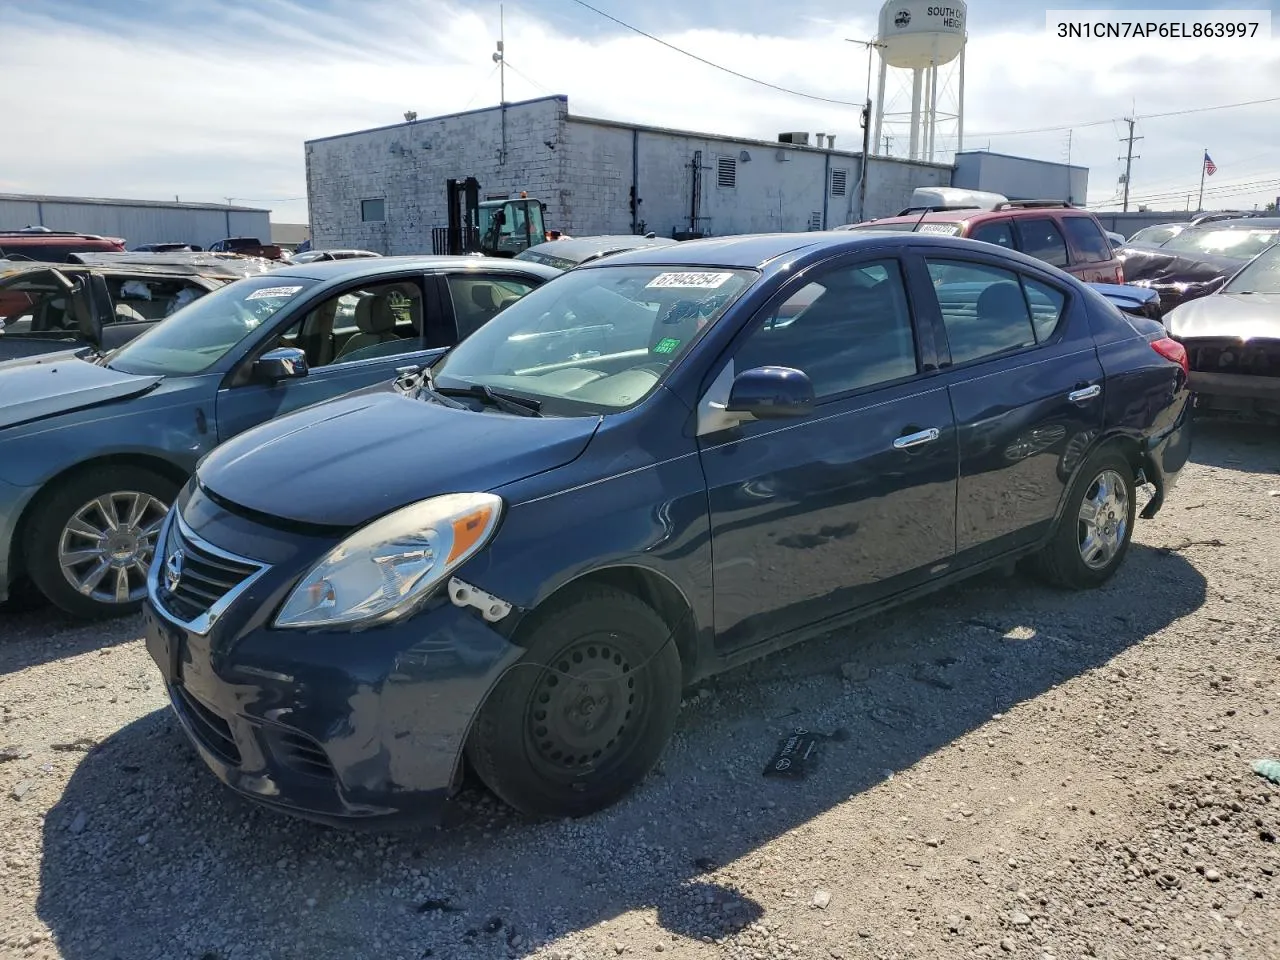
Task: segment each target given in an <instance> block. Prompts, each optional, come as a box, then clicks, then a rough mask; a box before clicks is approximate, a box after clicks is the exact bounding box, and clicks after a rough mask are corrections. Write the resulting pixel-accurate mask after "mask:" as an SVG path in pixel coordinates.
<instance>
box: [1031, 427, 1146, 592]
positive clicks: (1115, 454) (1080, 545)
mask: <svg viewBox="0 0 1280 960" xmlns="http://www.w3.org/2000/svg"><path fill="white" fill-rule="evenodd" d="M1136 507H1137V489H1136V487H1135V485H1134V477H1133V467H1132V466H1131V465H1130V463H1129V461H1128V460H1127V459H1126V458H1125V457H1124V455H1123V454H1121V453H1120V452H1119V451H1118V450H1116V449H1114V448H1112V449H1105V448H1104V449H1102V450H1099V451H1097V452H1096V453H1094V454H1093V455H1092V456H1091V457H1089V459H1088V460H1086V461H1085V463H1084V465H1083V466H1082V467H1081V468H1080V472H1079V473H1078V474H1077V476H1076V481H1075V483H1074V484H1072V487H1071V492H1070V493H1069V494H1068V496H1067V504H1066V507H1065V508H1064V510H1063V512H1062V517H1061V519H1060V520H1059V521H1058V527H1057V529H1056V530H1055V531H1054V533H1053V538H1052V539H1051V540H1050V541H1049V543H1048V544H1047V545H1046V546H1045V548H1044V550H1042V551H1041V552H1040V554H1038V555H1037V556H1036V563H1035V567H1036V572H1037V573H1038V574H1039V575H1040V576H1041V578H1042V579H1044V580H1045V581H1047V582H1048V583H1050V584H1052V585H1054V586H1058V587H1064V588H1067V589H1071V590H1083V589H1088V588H1090V587H1096V586H1100V585H1101V584H1103V583H1105V582H1106V581H1107V580H1109V579H1111V577H1112V575H1113V574H1114V573H1115V572H1116V570H1118V569H1119V568H1120V564H1121V563H1122V562H1123V561H1124V558H1125V554H1127V553H1128V552H1129V544H1130V543H1131V542H1132V540H1133V524H1134V519H1135V515H1136Z"/></svg>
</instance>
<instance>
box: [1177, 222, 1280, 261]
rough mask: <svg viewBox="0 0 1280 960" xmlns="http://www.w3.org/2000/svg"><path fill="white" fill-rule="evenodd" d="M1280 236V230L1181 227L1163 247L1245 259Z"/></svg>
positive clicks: (1178, 250) (1253, 255) (1257, 252)
mask: <svg viewBox="0 0 1280 960" xmlns="http://www.w3.org/2000/svg"><path fill="white" fill-rule="evenodd" d="M1277 236H1280V230H1213V229H1203V230H1201V229H1194V230H1183V231H1182V233H1180V234H1178V235H1177V236H1176V237H1174V238H1173V239H1172V240H1170V241H1169V242H1168V243H1166V244H1165V245H1164V247H1163V249H1165V250H1173V251H1175V252H1177V253H1210V254H1217V255H1219V256H1223V257H1239V258H1240V259H1241V260H1248V259H1249V258H1250V257H1256V256H1257V255H1258V254H1259V253H1261V252H1262V251H1263V250H1265V249H1266V248H1267V247H1268V246H1270V245H1271V244H1272V243H1274V242H1275V240H1276V237H1277Z"/></svg>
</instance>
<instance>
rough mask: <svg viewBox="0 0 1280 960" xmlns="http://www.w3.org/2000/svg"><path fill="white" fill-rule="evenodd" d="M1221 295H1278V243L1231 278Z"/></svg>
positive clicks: (1279, 284)
mask: <svg viewBox="0 0 1280 960" xmlns="http://www.w3.org/2000/svg"><path fill="white" fill-rule="evenodd" d="M1222 292H1223V293H1280V243H1277V244H1273V245H1272V246H1270V247H1267V249H1266V250H1264V251H1262V253H1260V254H1258V255H1257V256H1256V257H1254V258H1253V260H1252V261H1251V262H1250V263H1249V265H1248V266H1247V267H1245V268H1244V269H1243V270H1241V271H1240V272H1239V273H1237V274H1236V275H1235V276H1234V277H1232V278H1231V282H1230V283H1228V284H1227V285H1226V286H1225V287H1223V288H1222Z"/></svg>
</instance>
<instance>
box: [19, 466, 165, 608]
mask: <svg viewBox="0 0 1280 960" xmlns="http://www.w3.org/2000/svg"><path fill="white" fill-rule="evenodd" d="M177 493H178V485H177V484H176V483H174V482H173V481H171V480H169V479H167V478H165V477H162V476H160V475H159V474H156V473H153V472H151V471H150V470H145V469H143V468H141V467H133V466H113V467H104V468H101V469H97V470H93V471H89V472H85V473H82V474H80V475H79V476H74V477H72V478H70V479H69V480H66V481H64V482H63V483H61V484H59V485H58V486H56V487H55V488H54V489H53V490H52V491H51V492H50V493H49V495H48V496H47V497H46V498H45V499H44V501H43V502H42V503H41V504H39V506H38V507H37V508H36V513H35V515H34V516H33V517H32V518H31V523H30V524H29V526H28V527H27V534H26V538H25V542H24V548H25V550H26V555H27V557H26V559H27V569H28V571H29V573H30V575H31V579H32V580H33V581H34V582H35V584H36V586H37V587H38V588H39V589H40V592H41V593H43V594H44V595H45V597H46V598H47V599H48V600H49V601H50V602H51V603H53V604H54V605H55V606H57V607H59V608H60V609H62V610H63V611H65V612H66V613H69V614H70V615H71V616H73V617H78V618H80V619H83V620H100V619H104V618H108V617H121V616H127V615H129V614H132V613H136V612H137V611H138V610H139V608H140V607H141V606H142V598H143V597H144V596H145V595H146V584H147V568H148V566H149V565H150V563H151V558H152V556H153V554H154V553H155V549H156V537H157V536H158V534H159V532H160V525H161V522H162V521H163V520H164V517H165V514H166V513H167V512H168V509H169V505H170V504H172V503H173V499H174V497H175V496H177Z"/></svg>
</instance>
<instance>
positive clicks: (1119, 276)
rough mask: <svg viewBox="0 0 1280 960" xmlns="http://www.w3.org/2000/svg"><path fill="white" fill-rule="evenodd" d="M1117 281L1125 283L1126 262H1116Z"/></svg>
mask: <svg viewBox="0 0 1280 960" xmlns="http://www.w3.org/2000/svg"><path fill="white" fill-rule="evenodd" d="M1116 283H1124V264H1121V263H1117V264H1116Z"/></svg>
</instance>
